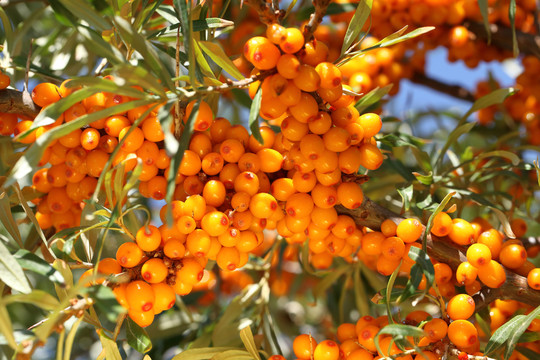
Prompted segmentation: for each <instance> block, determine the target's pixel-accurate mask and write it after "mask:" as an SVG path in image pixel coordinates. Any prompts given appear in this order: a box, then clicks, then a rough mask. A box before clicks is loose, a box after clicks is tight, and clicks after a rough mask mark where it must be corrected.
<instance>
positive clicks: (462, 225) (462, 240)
mask: <svg viewBox="0 0 540 360" xmlns="http://www.w3.org/2000/svg"><path fill="white" fill-rule="evenodd" d="M448 237H449V238H450V240H452V241H453V242H455V243H456V244H459V245H470V244H471V242H472V241H473V240H474V229H473V227H472V225H471V224H470V223H469V222H468V221H466V220H463V219H459V218H458V219H454V220H453V221H452V228H451V230H450V233H448Z"/></svg>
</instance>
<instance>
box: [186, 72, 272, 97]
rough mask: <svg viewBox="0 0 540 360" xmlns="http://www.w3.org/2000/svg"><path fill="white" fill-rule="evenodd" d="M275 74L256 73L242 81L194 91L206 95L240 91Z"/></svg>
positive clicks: (228, 82)
mask: <svg viewBox="0 0 540 360" xmlns="http://www.w3.org/2000/svg"><path fill="white" fill-rule="evenodd" d="M275 73H276V70H275V69H272V70H263V71H261V72H260V73H258V74H257V75H251V76H250V77H248V78H245V79H242V80H238V81H230V80H228V81H227V82H225V83H223V84H221V85H219V86H207V87H202V88H198V89H197V90H195V92H197V93H208V92H210V93H211V92H226V91H229V90H232V89H242V88H246V87H248V86H249V85H250V84H252V83H254V82H256V81H261V80H264V79H265V78H267V77H268V76H270V75H273V74H275Z"/></svg>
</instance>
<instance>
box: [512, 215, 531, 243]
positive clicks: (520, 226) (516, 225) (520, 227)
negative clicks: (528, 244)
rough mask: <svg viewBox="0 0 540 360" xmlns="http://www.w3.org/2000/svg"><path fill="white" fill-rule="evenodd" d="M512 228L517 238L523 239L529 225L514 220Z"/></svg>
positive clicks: (523, 221)
mask: <svg viewBox="0 0 540 360" xmlns="http://www.w3.org/2000/svg"><path fill="white" fill-rule="evenodd" d="M510 227H511V228H512V231H513V232H514V235H516V237H517V238H520V237H523V236H525V234H526V233H527V223H526V222H525V220H523V219H512V220H511V221H510Z"/></svg>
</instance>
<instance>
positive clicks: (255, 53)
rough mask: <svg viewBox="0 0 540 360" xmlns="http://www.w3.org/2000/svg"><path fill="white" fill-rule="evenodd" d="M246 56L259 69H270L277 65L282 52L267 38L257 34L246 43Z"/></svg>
mask: <svg viewBox="0 0 540 360" xmlns="http://www.w3.org/2000/svg"><path fill="white" fill-rule="evenodd" d="M244 56H245V57H246V59H247V60H248V61H249V62H251V63H252V64H253V66H255V67H256V68H257V69H260V70H269V69H272V68H274V67H275V66H276V64H277V62H278V60H279V57H280V56H281V52H280V51H279V49H278V48H277V47H276V45H274V44H272V42H271V41H270V40H268V39H267V38H265V37H262V36H255V37H252V38H251V39H249V40H248V41H247V42H246V44H245V45H244Z"/></svg>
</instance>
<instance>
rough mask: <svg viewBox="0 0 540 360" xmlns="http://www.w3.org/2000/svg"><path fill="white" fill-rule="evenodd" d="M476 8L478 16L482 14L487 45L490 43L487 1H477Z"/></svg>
mask: <svg viewBox="0 0 540 360" xmlns="http://www.w3.org/2000/svg"><path fill="white" fill-rule="evenodd" d="M478 7H479V8H480V14H482V20H483V21H484V28H485V29H486V34H487V40H488V41H487V43H488V44H490V43H491V29H490V27H489V15H488V0H478Z"/></svg>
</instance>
